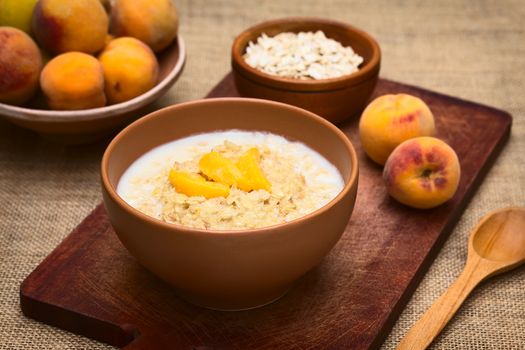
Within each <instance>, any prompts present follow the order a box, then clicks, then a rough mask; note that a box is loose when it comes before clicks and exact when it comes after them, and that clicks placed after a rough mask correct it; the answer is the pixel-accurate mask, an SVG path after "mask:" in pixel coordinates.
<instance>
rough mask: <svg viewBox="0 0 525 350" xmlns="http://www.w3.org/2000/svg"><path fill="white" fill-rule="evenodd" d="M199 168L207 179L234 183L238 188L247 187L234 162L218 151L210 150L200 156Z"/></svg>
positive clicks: (227, 183) (225, 183)
mask: <svg viewBox="0 0 525 350" xmlns="http://www.w3.org/2000/svg"><path fill="white" fill-rule="evenodd" d="M199 170H200V171H201V172H202V173H203V174H204V175H206V176H207V177H208V178H209V179H212V180H213V181H217V182H220V183H222V184H224V185H227V186H233V185H236V186H237V187H238V188H240V189H243V188H246V187H249V184H248V183H247V181H246V180H245V179H244V176H243V175H242V172H241V171H240V170H239V168H237V166H236V165H235V163H234V162H233V161H232V160H231V159H228V158H226V157H224V156H223V155H221V154H220V153H218V152H210V153H207V154H205V155H204V156H202V158H201V159H200V161H199ZM241 187H242V188H241Z"/></svg>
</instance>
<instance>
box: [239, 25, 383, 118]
mask: <svg viewBox="0 0 525 350" xmlns="http://www.w3.org/2000/svg"><path fill="white" fill-rule="evenodd" d="M380 63H381V51H380V48H379V45H378V43H377V42H376V40H374V38H372V37H371V36H370V35H369V34H367V33H366V32H364V31H362V30H360V29H357V28H355V27H353V26H351V25H349V24H346V23H343V22H337V21H333V20H329V19H323V18H302V17H297V18H283V19H278V20H272V21H267V22H263V23H260V24H257V25H255V26H253V27H250V28H248V29H246V30H245V31H243V32H242V33H241V34H239V35H238V36H237V37H236V38H235V40H234V42H233V45H232V51H231V65H232V73H233V77H234V80H235V85H236V87H237V90H238V91H239V93H240V94H241V96H246V97H255V98H263V99H268V100H274V101H280V102H284V103H288V104H291V105H295V106H298V107H301V108H304V109H307V110H309V111H311V112H314V113H316V114H318V115H320V116H322V117H324V118H326V119H327V120H329V121H331V122H333V123H339V122H341V121H343V120H345V119H348V118H351V117H353V116H356V115H357V114H358V113H360V112H361V111H362V110H363V108H364V107H365V106H366V103H367V101H368V99H369V98H370V96H371V94H372V92H373V90H374V88H375V86H376V83H377V80H378V76H379V69H380Z"/></svg>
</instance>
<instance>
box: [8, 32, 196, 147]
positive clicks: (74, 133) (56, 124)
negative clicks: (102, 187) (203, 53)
mask: <svg viewBox="0 0 525 350" xmlns="http://www.w3.org/2000/svg"><path fill="white" fill-rule="evenodd" d="M157 58H158V60H159V67H160V71H159V82H158V83H157V85H155V86H154V87H153V88H152V89H151V90H149V91H147V92H145V93H144V94H142V95H140V96H137V97H135V98H133V99H131V100H129V101H125V102H122V103H117V104H114V105H109V106H105V107H100V108H91V109H83V110H75V111H56V110H48V109H45V101H44V99H43V96H41V95H38V96H36V97H35V98H34V99H33V100H32V101H30V102H29V103H28V104H27V106H24V107H18V106H12V105H8V104H4V103H0V116H1V117H4V118H6V119H7V120H9V121H11V122H12V123H14V124H17V125H19V126H21V127H24V128H27V129H31V130H34V131H36V132H38V133H40V134H42V135H43V136H44V137H47V138H50V139H52V140H55V141H58V142H62V143H68V144H79V143H86V142H91V141H94V140H97V139H99V138H101V137H104V136H106V135H107V134H109V133H110V132H111V131H113V130H114V129H115V128H117V127H119V126H122V125H124V123H125V122H126V121H128V120H130V119H132V118H136V117H139V116H141V115H142V114H144V111H145V108H146V107H147V106H148V105H150V104H151V103H152V102H154V101H155V100H156V99H158V98H159V97H160V96H162V95H163V94H165V93H166V91H168V89H169V88H170V87H171V86H172V85H173V84H174V83H175V81H177V79H178V78H179V76H180V75H181V73H182V70H183V68H184V64H185V61H186V49H185V45H184V40H183V39H182V37H181V36H180V35H179V36H178V37H177V39H176V40H175V41H174V42H173V43H172V44H171V45H170V46H169V47H168V48H166V49H165V50H163V51H162V52H161V53H160V54H159V55H157Z"/></svg>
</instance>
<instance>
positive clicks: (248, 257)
mask: <svg viewBox="0 0 525 350" xmlns="http://www.w3.org/2000/svg"><path fill="white" fill-rule="evenodd" d="M228 129H240V130H252V131H263V132H264V131H265V132H271V133H274V134H278V135H282V136H284V137H286V138H288V139H289V140H298V141H301V142H303V143H305V144H307V145H308V146H310V147H311V148H313V149H315V150H316V151H318V152H319V153H321V154H322V155H324V156H325V157H326V158H327V159H328V160H329V161H330V162H331V163H332V164H334V165H335V166H336V167H337V169H339V171H340V172H341V174H342V176H343V179H344V182H345V186H344V189H343V190H342V192H341V193H339V195H337V197H336V198H335V199H333V200H332V201H331V202H329V203H328V204H326V205H325V206H324V207H322V208H320V209H318V210H316V211H315V212H313V213H311V214H309V215H306V216H304V217H302V218H299V219H296V220H293V221H290V222H288V223H284V224H279V225H274V226H269V227H265V228H260V229H246V230H231V231H225V230H221V231H216V230H202V229H194V228H189V227H185V226H181V225H176V224H170V223H165V222H163V221H160V220H157V219H154V218H152V217H149V216H147V215H145V214H143V213H141V212H139V211H138V210H136V209H134V208H132V207H131V206H130V205H128V204H127V203H126V202H125V201H124V200H123V199H121V197H120V196H119V195H117V193H116V191H115V188H116V187H117V185H118V182H119V179H120V177H121V176H122V174H123V173H124V171H125V170H126V169H127V168H128V167H129V166H130V164H132V163H133V161H135V160H136V159H137V158H138V157H140V156H141V155H143V154H144V153H146V152H147V151H149V150H151V149H152V148H154V147H156V146H159V145H161V144H164V143H166V142H169V141H173V140H176V139H179V138H183V137H186V136H189V135H193V134H198V133H205V132H213V131H218V130H228ZM101 175H102V193H103V198H104V204H105V207H106V210H107V213H108V216H109V218H110V221H111V224H112V225H113V228H114V230H115V232H116V233H117V235H118V237H119V238H120V240H121V242H122V243H123V244H124V246H125V247H126V248H127V249H128V250H129V252H130V253H131V254H132V255H133V256H135V258H136V259H137V260H138V261H139V262H140V263H141V264H142V265H143V266H145V267H146V268H147V269H149V270H150V271H151V272H153V273H154V274H155V275H157V276H158V277H160V278H161V279H163V280H165V281H166V282H168V283H170V284H171V285H172V286H173V287H175V289H176V291H177V292H178V294H179V295H180V296H181V297H182V298H184V299H186V300H188V301H190V302H192V303H195V304H198V305H202V306H205V307H208V308H214V309H221V310H239V309H247V308H253V307H257V306H261V305H264V304H267V303H270V302H272V301H274V300H276V299H277V298H279V297H280V296H282V295H283V294H284V293H286V291H288V289H290V287H291V286H292V284H293V283H294V281H295V280H297V279H298V278H299V277H300V276H302V275H303V274H304V273H306V272H307V271H308V270H310V269H311V268H313V267H314V266H316V265H317V264H319V263H320V261H321V260H322V259H323V257H324V256H325V255H326V254H328V252H329V251H330V250H331V249H332V247H333V246H334V245H335V244H336V243H337V241H338V240H339V238H340V237H341V234H342V233H343V231H344V230H345V227H346V226H347V223H348V220H349V219H350V215H351V213H352V210H353V207H354V203H355V199H356V192H357V180H358V163H357V156H356V153H355V151H354V148H353V146H352V144H351V143H350V141H349V140H348V138H347V137H346V136H345V135H344V134H343V133H342V132H341V131H340V130H339V129H338V128H336V127H335V126H333V125H332V124H331V123H329V122H327V121H326V120H324V119H323V118H321V117H319V116H317V115H315V114H313V113H311V112H308V111H305V110H303V109H300V108H297V107H294V106H290V105H286V104H282V103H277V102H273V101H266V100H257V99H245V98H219V99H206V100H198V101H192V102H187V103H181V104H178V105H174V106H170V107H167V108H164V109H161V110H159V111H156V112H154V113H151V114H149V115H147V116H145V117H143V118H141V119H139V120H137V121H135V122H133V123H132V124H130V125H129V126H128V127H126V128H125V129H124V130H122V131H121V132H120V133H119V134H118V135H117V136H116V137H115V138H114V139H113V140H112V141H111V143H110V144H109V146H108V147H107V149H106V151H105V153H104V156H103V159H102V166H101Z"/></svg>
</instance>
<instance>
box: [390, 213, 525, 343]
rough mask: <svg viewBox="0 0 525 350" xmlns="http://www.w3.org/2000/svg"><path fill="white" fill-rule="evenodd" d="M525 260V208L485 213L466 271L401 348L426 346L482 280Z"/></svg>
mask: <svg viewBox="0 0 525 350" xmlns="http://www.w3.org/2000/svg"><path fill="white" fill-rule="evenodd" d="M524 262H525V208H520V207H511V208H504V209H498V210H495V211H492V212H490V213H488V214H487V215H485V216H484V217H483V218H482V219H481V220H480V222H479V223H478V224H477V225H476V227H475V228H474V229H473V230H472V232H471V234H470V237H469V245H468V258H467V263H466V264H465V268H464V269H463V272H461V274H460V275H459V277H458V278H457V279H456V281H455V282H454V283H453V284H452V285H451V286H450V287H449V288H448V289H447V290H446V291H445V293H443V294H442V295H441V296H440V297H439V298H438V299H437V300H436V301H435V302H434V304H433V305H432V306H431V307H430V308H429V309H428V310H427V311H426V312H425V314H424V315H423V316H421V318H420V319H419V320H418V321H417V322H416V323H415V324H414V326H412V328H411V329H410V330H409V331H408V332H407V334H406V335H405V337H404V338H403V339H401V342H400V343H399V345H398V346H397V349H398V350H406V349H426V348H427V347H428V346H429V345H430V344H431V343H432V341H433V340H434V339H435V337H436V336H437V335H438V334H439V333H440V332H441V330H442V329H443V328H444V327H445V326H446V324H447V323H448V321H449V320H450V319H451V318H452V317H453V316H454V314H455V313H456V311H457V310H458V309H459V307H460V306H461V304H462V303H463V301H465V299H466V298H467V296H468V295H469V294H470V292H472V290H473V289H474V288H475V287H476V286H477V285H478V284H479V283H480V282H481V281H483V280H485V279H487V278H489V277H491V276H495V275H497V274H500V273H503V272H505V271H509V270H511V269H513V268H515V267H517V266H519V265H521V264H522V263H524Z"/></svg>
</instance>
